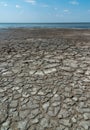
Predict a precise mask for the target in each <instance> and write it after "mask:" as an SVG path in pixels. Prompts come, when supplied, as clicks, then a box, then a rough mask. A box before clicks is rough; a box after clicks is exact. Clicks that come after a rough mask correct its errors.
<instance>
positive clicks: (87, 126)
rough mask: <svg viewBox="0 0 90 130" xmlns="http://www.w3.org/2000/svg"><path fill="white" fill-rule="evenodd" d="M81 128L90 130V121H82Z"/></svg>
mask: <svg viewBox="0 0 90 130" xmlns="http://www.w3.org/2000/svg"><path fill="white" fill-rule="evenodd" d="M79 126H82V127H83V128H84V129H85V130H88V128H89V127H90V121H81V122H80V124H79Z"/></svg>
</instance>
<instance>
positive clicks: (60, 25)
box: [0, 23, 90, 29]
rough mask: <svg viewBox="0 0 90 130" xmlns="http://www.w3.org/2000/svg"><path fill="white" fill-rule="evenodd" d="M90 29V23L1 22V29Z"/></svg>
mask: <svg viewBox="0 0 90 130" xmlns="http://www.w3.org/2000/svg"><path fill="white" fill-rule="evenodd" d="M14 28H27V29H28V28H31V29H32V28H34V29H37V28H38V29H42V28H43V29H44V28H46V29H48V28H50V29H52V28H53V29H54V28H55V29H90V23H0V29H14Z"/></svg>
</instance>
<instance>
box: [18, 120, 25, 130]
mask: <svg viewBox="0 0 90 130" xmlns="http://www.w3.org/2000/svg"><path fill="white" fill-rule="evenodd" d="M26 124H27V121H26V120H24V121H19V122H18V128H19V129H21V130H25V129H26Z"/></svg>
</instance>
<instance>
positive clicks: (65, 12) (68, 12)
mask: <svg viewBox="0 0 90 130" xmlns="http://www.w3.org/2000/svg"><path fill="white" fill-rule="evenodd" d="M63 12H64V14H71V12H70V11H69V10H68V9H65V10H63Z"/></svg>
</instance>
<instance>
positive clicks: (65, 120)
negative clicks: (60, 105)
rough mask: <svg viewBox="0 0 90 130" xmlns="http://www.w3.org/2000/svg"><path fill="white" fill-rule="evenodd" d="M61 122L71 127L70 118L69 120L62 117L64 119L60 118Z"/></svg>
mask: <svg viewBox="0 0 90 130" xmlns="http://www.w3.org/2000/svg"><path fill="white" fill-rule="evenodd" d="M60 122H61V123H62V124H63V125H65V126H68V127H71V123H70V120H68V119H62V120H60Z"/></svg>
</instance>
